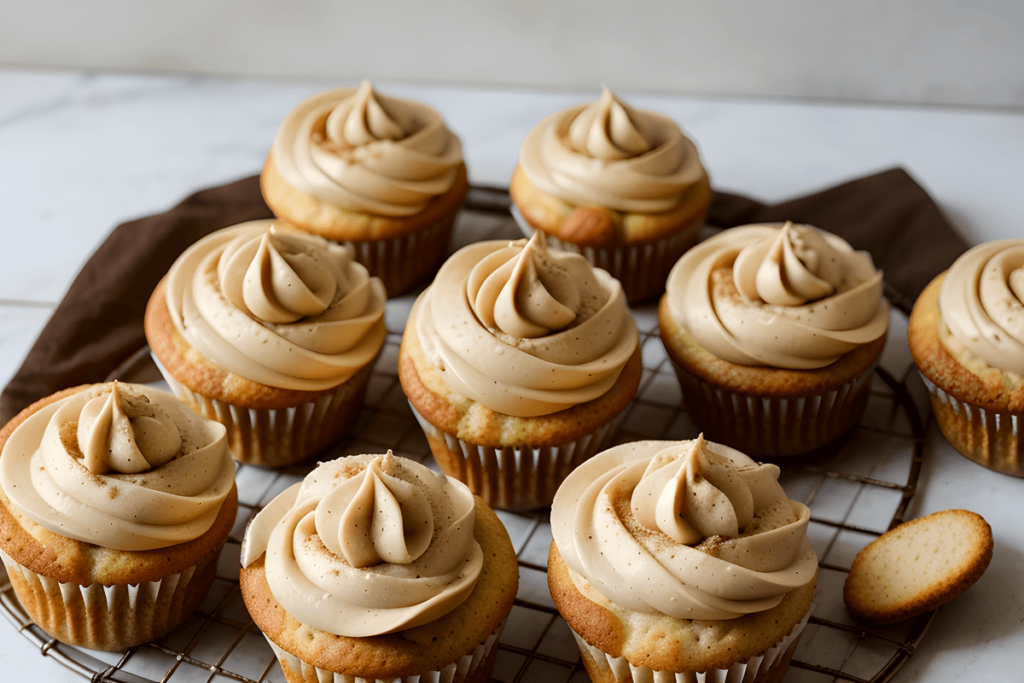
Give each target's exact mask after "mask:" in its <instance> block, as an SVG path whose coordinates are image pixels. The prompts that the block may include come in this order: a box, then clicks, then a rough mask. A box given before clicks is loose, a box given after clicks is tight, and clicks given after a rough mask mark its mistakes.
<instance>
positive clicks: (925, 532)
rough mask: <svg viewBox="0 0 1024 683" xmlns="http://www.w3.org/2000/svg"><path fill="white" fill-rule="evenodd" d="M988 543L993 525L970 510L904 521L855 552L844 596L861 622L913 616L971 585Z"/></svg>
mask: <svg viewBox="0 0 1024 683" xmlns="http://www.w3.org/2000/svg"><path fill="white" fill-rule="evenodd" d="M992 546H993V542H992V528H991V527H990V526H989V525H988V523H987V522H986V521H985V520H984V519H983V518H982V517H981V515H979V514H977V513H974V512H970V511H969V510H945V511H943V512H936V513H934V514H931V515H928V516H927V517H921V518H920V519H914V520H911V521H909V522H904V523H903V524H901V525H899V526H898V527H896V528H895V529H892V530H890V531H888V532H886V533H884V534H882V535H881V536H879V537H878V538H877V539H875V540H874V541H873V542H871V543H870V544H868V545H867V547H865V548H864V549H863V550H861V551H860V552H859V553H858V554H857V559H856V560H854V562H853V567H851V568H850V574H849V576H847V577H846V584H845V585H844V586H843V601H844V602H845V603H846V607H847V609H849V610H850V614H852V615H853V616H854V618H855V619H857V620H858V621H862V622H864V623H866V624H879V625H880V624H891V623H894V622H897V621H903V620H905V619H910V618H911V617H916V616H917V615H919V614H924V613H925V612H929V611H931V610H933V609H935V608H937V607H938V606H940V605H943V604H945V603H947V602H949V601H950V600H952V599H953V598H955V597H956V596H958V595H960V594H961V593H963V592H964V591H966V590H967V589H968V588H970V587H971V586H972V585H974V583H975V582H976V581H977V580H978V579H980V578H981V575H982V574H983V573H985V569H987V568H988V564H989V562H990V561H991V560H992Z"/></svg>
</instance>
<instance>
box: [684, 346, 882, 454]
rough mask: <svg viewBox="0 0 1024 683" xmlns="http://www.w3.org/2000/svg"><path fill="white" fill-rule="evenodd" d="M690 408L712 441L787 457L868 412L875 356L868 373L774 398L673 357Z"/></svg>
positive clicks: (832, 435)
mask: <svg viewBox="0 0 1024 683" xmlns="http://www.w3.org/2000/svg"><path fill="white" fill-rule="evenodd" d="M669 359H670V360H671V361H672V366H673V367H674V368H675V371H676V376H677V377H678V378H679V385H680V387H681V388H682V390H683V398H684V400H685V401H686V408H687V411H688V412H689V413H690V417H691V419H692V420H693V422H694V424H695V425H696V427H697V428H698V429H700V430H701V431H703V432H705V436H706V437H707V438H709V439H711V440H712V441H718V442H720V443H724V444H725V445H727V446H731V447H732V448H735V449H737V450H740V451H743V452H744V453H747V454H750V455H762V456H788V455H798V454H801V453H807V452H810V451H813V450H815V449H816V448H820V447H822V446H824V445H825V444H827V443H830V442H832V441H834V440H836V439H838V438H839V437H840V436H842V435H843V434H844V433H846V432H847V431H848V430H849V429H850V428H851V427H853V426H854V425H855V424H857V422H858V421H859V420H860V418H861V416H862V415H863V414H864V408H865V407H866V406H867V399H868V393H869V390H870V387H871V376H872V375H873V374H874V371H875V368H876V367H877V366H878V360H877V359H876V360H875V362H874V363H872V364H871V367H869V368H868V369H867V371H866V372H864V373H862V374H861V375H859V376H858V377H856V378H854V379H853V380H851V381H849V382H846V383H845V384H843V385H841V386H840V387H839V388H837V389H833V390H832V391H829V392H827V393H825V394H818V395H814V396H800V397H798V398H770V397H764V396H753V395H751V394H745V393H741V392H736V391H729V390H727V389H723V388H721V387H718V386H715V385H714V384H709V383H708V382H705V381H704V380H702V379H700V378H699V377H697V376H696V375H693V374H691V373H690V372H689V371H688V370H686V369H685V368H683V367H682V366H681V365H679V364H678V363H677V362H676V361H675V359H673V358H672V357H671V356H669Z"/></svg>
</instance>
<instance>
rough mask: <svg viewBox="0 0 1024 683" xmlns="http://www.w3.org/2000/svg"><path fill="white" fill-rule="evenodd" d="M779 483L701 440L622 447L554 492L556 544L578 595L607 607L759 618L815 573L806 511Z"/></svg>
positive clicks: (767, 468)
mask: <svg viewBox="0 0 1024 683" xmlns="http://www.w3.org/2000/svg"><path fill="white" fill-rule="evenodd" d="M778 476H779V468H778V467H777V466H775V465H759V464H757V463H756V462H754V461H753V460H751V459H750V458H748V457H747V456H746V455H744V454H742V453H740V452H739V451H736V450H733V449H731V448H728V447H726V446H722V445H720V444H715V443H711V442H707V441H705V440H704V438H703V436H701V437H699V438H697V439H695V440H692V441H680V442H670V441H641V442H637V443H629V444H623V445H621V446H616V447H614V448H611V449H609V450H607V451H604V452H603V453H599V454H598V455H596V456H595V457H594V458H592V459H590V460H588V461H586V462H585V463H583V464H582V465H580V466H579V467H578V468H577V469H575V470H574V471H573V472H571V473H570V474H569V476H568V478H567V479H566V480H565V482H564V483H563V484H562V486H561V487H560V488H559V489H558V493H557V494H556V495H555V500H554V503H553V504H552V507H551V528H552V534H553V536H554V543H555V546H556V547H557V549H558V552H559V554H560V555H561V557H562V559H563V560H564V561H565V564H566V566H567V567H568V568H569V574H570V577H571V579H572V582H573V584H574V585H575V586H576V588H577V589H578V590H579V592H580V593H581V594H582V595H584V596H585V597H587V598H588V599H590V600H591V601H592V602H594V603H597V604H599V605H604V606H607V607H609V608H612V607H614V608H617V609H625V610H631V611H633V612H639V613H661V614H666V615H668V616H670V617H674V618H677V619H733V618H736V617H740V616H743V615H745V614H751V613H755V612H761V611H764V610H767V609H771V608H773V607H775V606H776V605H778V604H779V603H780V602H781V601H782V599H783V598H784V597H785V595H786V594H787V593H789V592H790V591H792V590H794V589H797V588H800V587H802V586H805V585H807V584H809V583H810V582H811V581H813V580H814V577H815V575H816V571H817V567H818V560H817V557H816V556H815V554H814V550H813V549H812V548H811V545H810V542H809V541H808V540H807V536H806V530H807V523H808V522H809V520H810V511H809V510H808V509H807V507H806V506H805V505H803V504H802V503H798V502H795V501H792V500H789V499H788V498H787V497H786V494H785V492H784V491H783V490H782V487H781V486H780V485H779V483H778Z"/></svg>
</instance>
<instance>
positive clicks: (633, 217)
mask: <svg viewBox="0 0 1024 683" xmlns="http://www.w3.org/2000/svg"><path fill="white" fill-rule="evenodd" d="M509 194H510V195H511V196H512V201H513V202H515V205H516V207H517V208H518V209H519V211H520V213H522V215H523V218H525V219H526V222H527V223H529V224H530V225H531V226H533V227H534V228H536V229H537V230H540V231H542V232H545V233H547V234H549V235H552V236H554V237H557V238H559V239H561V240H565V241H566V242H571V243H572V244H576V245H579V246H592V247H617V246H625V245H634V244H643V243H645V242H653V241H655V240H658V239H661V238H663V237H666V236H668V235H671V234H673V233H677V232H684V231H686V230H688V229H693V230H696V229H697V228H699V227H700V224H701V223H702V222H703V220H704V215H705V214H706V213H707V210H708V207H709V206H710V204H711V196H712V193H711V185H710V183H709V181H708V179H707V177H706V176H705V177H704V178H703V179H702V180H701V182H699V183H697V184H695V185H694V186H693V187H691V188H690V189H688V190H687V191H686V192H685V193H684V194H683V195H682V196H681V197H680V198H679V204H678V206H677V207H676V208H675V209H673V210H672V211H666V212H664V213H630V212H622V211H616V210H614V209H609V208H606V207H594V206H577V205H576V204H571V203H569V202H567V201H564V200H562V199H559V198H558V197H555V196H554V195H552V194H548V193H547V192H544V191H543V190H541V189H540V188H539V187H537V186H536V185H534V184H533V182H532V181H531V180H530V179H529V178H528V177H527V175H526V173H525V172H524V171H523V169H522V167H521V166H518V165H517V166H516V169H515V171H514V172H513V174H512V181H511V183H510V185H509Z"/></svg>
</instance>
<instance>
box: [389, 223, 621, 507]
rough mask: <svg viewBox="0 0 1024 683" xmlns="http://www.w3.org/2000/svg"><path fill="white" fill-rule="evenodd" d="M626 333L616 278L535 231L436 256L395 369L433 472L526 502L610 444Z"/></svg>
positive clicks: (490, 498)
mask: <svg viewBox="0 0 1024 683" xmlns="http://www.w3.org/2000/svg"><path fill="white" fill-rule="evenodd" d="M638 340H639V335H638V334H637V329H636V323H635V322H634V321H633V318H632V316H630V314H629V309H628V307H627V306H626V298H625V295H624V294H623V292H622V287H621V285H620V284H619V282H618V281H617V280H615V278H613V277H611V276H610V275H608V273H606V272H604V271H603V270H600V269H597V268H593V267H591V265H590V264H589V263H587V261H586V259H584V258H583V257H582V256H580V255H578V254H572V253H568V252H561V251H554V250H548V248H547V246H546V245H545V241H544V236H543V233H538V234H536V235H534V237H532V238H531V239H530V240H529V242H527V241H526V240H520V241H518V242H512V243H509V242H503V241H494V242H479V243H477V244H472V245H470V246H468V247H466V248H464V249H462V250H460V251H459V252H457V253H456V254H454V255H453V256H452V257H451V258H450V259H448V261H447V262H446V263H445V265H444V266H443V267H442V268H441V271H440V272H439V273H438V274H437V277H436V278H435V280H434V282H433V284H432V285H431V286H430V287H429V288H428V289H427V291H425V292H424V293H423V294H422V295H421V296H420V298H419V299H418V300H417V301H416V304H415V306H414V307H413V309H412V312H411V313H410V315H409V322H408V323H407V324H406V327H405V334H404V335H403V337H402V348H401V351H400V354H399V360H398V372H399V378H400V379H401V382H402V388H403V389H404V390H405V394H406V396H408V397H409V402H410V403H411V404H412V407H413V411H414V413H415V415H416V418H417V420H418V421H419V423H420V425H421V426H422V427H423V430H424V432H425V433H426V436H427V441H428V442H429V443H430V449H431V450H432V451H433V453H434V457H435V458H436V459H437V461H438V463H439V464H440V465H441V469H443V470H444V471H445V472H446V473H447V474H448V475H449V476H452V477H455V478H457V479H459V480H460V481H463V482H465V483H467V484H468V485H469V487H470V489H472V491H473V492H474V493H476V494H477V495H479V496H481V497H482V498H483V499H484V500H485V501H487V502H488V504H490V505H493V506H495V507H501V508H506V509H532V508H537V507H543V506H545V505H548V504H550V503H551V498H552V496H554V493H555V489H556V488H557V487H558V484H559V483H560V482H561V481H562V480H563V479H564V478H565V476H566V475H567V474H568V473H569V471H570V470H572V469H573V468H574V467H576V466H577V465H579V464H580V463H581V462H583V461H584V460H586V459H587V458H589V457H590V456H592V455H593V454H595V453H597V452H598V451H599V450H601V448H603V447H604V446H605V445H606V444H607V443H608V442H609V440H610V439H611V436H612V434H613V432H614V430H615V427H616V424H617V420H616V418H617V417H618V416H619V415H620V414H621V412H622V411H623V410H624V409H625V408H626V406H627V405H628V404H629V401H630V400H631V399H632V398H633V396H634V395H635V394H636V390H637V386H638V385H639V381H640V373H641V363H640V350H639V341H638Z"/></svg>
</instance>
